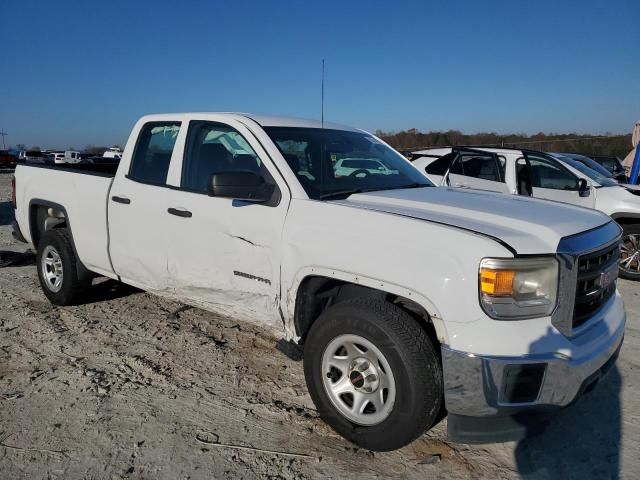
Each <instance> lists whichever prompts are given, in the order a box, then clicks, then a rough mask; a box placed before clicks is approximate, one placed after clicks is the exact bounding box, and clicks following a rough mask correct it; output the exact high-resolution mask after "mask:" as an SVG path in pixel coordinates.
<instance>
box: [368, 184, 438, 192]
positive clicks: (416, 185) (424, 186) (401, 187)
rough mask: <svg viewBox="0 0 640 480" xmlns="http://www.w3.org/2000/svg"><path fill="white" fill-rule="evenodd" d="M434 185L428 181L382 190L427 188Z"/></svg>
mask: <svg viewBox="0 0 640 480" xmlns="http://www.w3.org/2000/svg"><path fill="white" fill-rule="evenodd" d="M432 186H433V185H429V184H426V183H410V184H409V185H400V186H398V187H389V188H381V190H402V189H403V188H426V187H432Z"/></svg>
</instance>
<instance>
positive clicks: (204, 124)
mask: <svg viewBox="0 0 640 480" xmlns="http://www.w3.org/2000/svg"><path fill="white" fill-rule="evenodd" d="M234 171H250V172H255V173H256V174H259V175H262V176H263V177H265V178H270V176H269V174H268V172H267V171H266V168H265V167H264V165H263V164H262V162H261V161H260V158H259V157H258V155H256V153H255V152H254V151H253V148H251V146H250V145H249V143H247V141H246V140H245V138H244V137H243V136H242V135H241V134H240V133H239V132H238V131H237V130H235V129H233V128H231V127H229V126H228V125H224V124H220V123H216V122H208V121H195V122H191V123H190V125H189V132H188V134H187V149H186V152H185V157H184V164H183V167H182V182H181V186H182V188H184V189H185V190H189V191H192V192H198V193H207V192H208V186H209V179H210V177H211V175H213V174H215V173H221V172H234Z"/></svg>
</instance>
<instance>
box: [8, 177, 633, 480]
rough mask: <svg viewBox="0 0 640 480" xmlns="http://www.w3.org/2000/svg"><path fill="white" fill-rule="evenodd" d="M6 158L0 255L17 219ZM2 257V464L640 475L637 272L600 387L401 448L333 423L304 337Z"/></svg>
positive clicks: (193, 473)
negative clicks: (476, 438) (59, 296)
mask: <svg viewBox="0 0 640 480" xmlns="http://www.w3.org/2000/svg"><path fill="white" fill-rule="evenodd" d="M10 178H11V176H10V174H6V173H5V174H0V264H1V263H2V259H3V258H7V256H6V254H5V252H7V251H15V252H24V251H25V250H26V249H25V246H24V245H22V244H19V243H16V242H15V241H14V240H13V239H12V237H11V234H10V228H11V227H10V224H11V221H12V220H13V207H12V205H11V203H10V198H11V192H10V188H11V187H10ZM21 262H22V264H21V265H17V266H16V265H10V266H5V267H3V268H0V479H3V480H4V479H23V478H24V479H103V478H104V479H120V478H136V479H137V478H144V479H205V478H206V479H211V478H220V479H225V478H273V479H303V478H331V479H338V478H363V479H365V478H366V479H369V478H387V477H394V478H450V479H467V478H491V479H502V478H520V477H524V478H532V479H538V478H539V479H547V478H558V479H560V478H562V479H571V478H579V479H581V480H584V479H590V478H640V459H639V457H640V396H639V395H638V390H639V387H640V369H639V365H640V361H639V359H640V331H639V327H640V309H639V307H640V298H639V297H638V293H639V292H640V285H634V284H633V283H630V282H627V281H620V289H621V291H622V294H623V296H624V298H625V302H626V306H627V312H628V316H629V318H628V326H627V333H626V339H625V344H624V347H623V349H622V353H621V356H620V359H619V362H618V364H617V368H614V369H613V370H612V371H611V373H610V374H609V376H608V377H607V378H606V379H605V380H604V381H603V382H602V383H601V384H600V385H599V386H598V388H597V389H596V390H595V391H594V392H592V393H591V394H589V395H588V396H586V397H585V398H583V399H581V400H580V401H579V402H578V403H577V404H576V405H574V406H573V407H571V408H570V409H567V410H565V411H563V412H562V413H561V414H560V415H558V416H556V417H554V419H553V421H552V423H551V425H550V427H549V428H548V430H547V431H546V432H545V433H544V434H542V435H539V436H537V437H533V438H530V439H527V440H525V441H522V442H518V443H507V444H491V445H483V446H471V445H465V444H454V443H448V442H447V441H446V435H445V431H446V420H445V421H444V422H442V423H441V424H439V425H438V426H436V427H435V428H434V429H433V430H432V431H430V432H428V433H427V434H425V435H423V436H422V438H420V439H419V440H417V441H415V442H414V443H413V444H411V445H409V446H407V447H405V448H403V449H402V450H399V451H396V452H390V453H375V454H374V453H372V452H369V451H366V450H362V449H358V448H356V447H355V446H354V445H352V444H350V443H348V442H347V441H345V440H343V439H342V438H341V437H339V436H338V435H336V434H335V433H334V432H333V431H332V430H331V429H329V428H328V427H327V426H326V425H325V424H324V423H323V422H322V421H321V420H320V419H319V418H318V416H317V414H316V412H315V410H314V407H313V404H312V403H311V400H310V398H309V396H308V394H307V391H306V388H305V383H304V377H303V372H302V362H300V361H296V359H295V357H296V353H297V352H296V351H295V350H292V349H290V348H288V347H287V345H284V344H282V343H279V342H278V341H277V339H275V338H273V337H272V336H270V335H269V334H268V333H267V332H266V331H263V330H261V329H259V328H256V327H255V326H251V325H249V324H247V323H244V322H243V321H242V319H241V318H223V317H219V316H216V315H213V314H211V313H207V312H204V311H201V310H198V309H194V308H187V307H184V306H182V305H180V304H178V303H172V302H170V301H167V300H164V299H160V298H157V297H154V296H152V295H150V294H147V293H144V292H141V291H138V290H135V289H133V288H129V287H126V286H123V285H119V284H117V283H115V282H113V281H102V282H100V283H99V285H96V286H95V287H94V288H93V291H92V293H91V296H90V298H88V299H87V301H86V303H85V304H84V305H80V306H75V307H65V308H59V307H54V306H52V305H51V304H49V303H48V302H47V300H46V299H45V297H44V295H43V294H42V293H41V291H40V287H39V285H38V280H37V276H36V270H35V266H34V260H33V258H32V257H31V256H28V255H27V256H25V257H23V258H21Z"/></svg>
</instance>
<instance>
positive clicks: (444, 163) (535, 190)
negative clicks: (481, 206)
mask: <svg viewBox="0 0 640 480" xmlns="http://www.w3.org/2000/svg"><path fill="white" fill-rule="evenodd" d="M412 158H413V159H414V160H413V165H414V166H415V167H416V168H417V169H418V170H420V171H421V172H422V173H423V174H425V175H426V177H427V178H428V179H430V180H431V181H432V182H434V183H435V184H436V185H440V186H451V187H458V188H472V189H478V190H487V191H490V192H498V193H506V194H511V195H522V196H527V197H534V198H545V199H547V200H555V201H557V202H566V203H571V204H573V205H579V206H581V207H586V208H594V209H596V210H600V211H601V212H604V213H606V214H607V215H610V216H611V218H613V219H614V220H615V221H616V222H617V223H618V224H619V225H620V226H621V227H622V229H623V230H624V232H623V235H622V244H621V250H622V255H621V256H620V265H619V268H620V276H621V277H624V278H628V279H629V280H640V187H638V186H637V185H627V184H619V183H618V182H616V181H614V180H612V179H611V178H608V177H606V176H604V175H602V174H600V173H599V172H597V171H595V170H593V169H591V168H589V167H588V166H586V165H585V164H584V163H582V162H581V161H578V160H577V159H573V158H571V157H570V156H569V154H555V153H545V152H538V151H534V150H520V149H515V148H487V147H478V148H469V147H445V148H442V147H438V148H430V149H426V150H420V151H417V152H412Z"/></svg>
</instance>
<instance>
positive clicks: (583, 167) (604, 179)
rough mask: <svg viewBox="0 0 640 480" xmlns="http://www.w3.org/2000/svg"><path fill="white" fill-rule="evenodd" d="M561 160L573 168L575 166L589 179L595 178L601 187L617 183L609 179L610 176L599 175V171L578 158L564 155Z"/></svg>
mask: <svg viewBox="0 0 640 480" xmlns="http://www.w3.org/2000/svg"><path fill="white" fill-rule="evenodd" d="M562 160H563V161H564V162H567V164H569V165H571V166H572V167H573V168H575V169H576V170H578V171H579V172H581V173H583V174H584V175H586V176H587V177H589V178H590V179H591V180H595V181H596V182H598V183H599V184H600V185H602V186H603V187H612V186H614V185H618V183H617V182H616V181H614V180H611V179H610V178H608V177H605V176H604V175H601V174H600V173H598V172H596V171H595V170H593V169H591V168H589V167H587V166H586V165H585V164H584V163H581V162H579V161H578V160H573V159H572V158H566V157H565V158H563V159H562Z"/></svg>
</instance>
